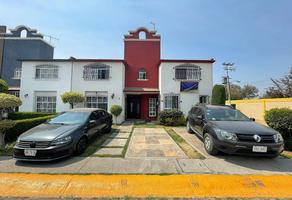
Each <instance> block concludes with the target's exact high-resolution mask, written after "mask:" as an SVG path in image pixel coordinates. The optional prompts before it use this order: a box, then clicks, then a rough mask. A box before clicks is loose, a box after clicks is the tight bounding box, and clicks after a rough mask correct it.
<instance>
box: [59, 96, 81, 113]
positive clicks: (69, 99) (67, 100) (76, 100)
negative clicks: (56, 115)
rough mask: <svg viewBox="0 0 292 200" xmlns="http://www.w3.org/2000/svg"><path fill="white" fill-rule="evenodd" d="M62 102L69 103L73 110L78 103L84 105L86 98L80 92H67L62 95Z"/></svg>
mask: <svg viewBox="0 0 292 200" xmlns="http://www.w3.org/2000/svg"><path fill="white" fill-rule="evenodd" d="M61 98H62V101H63V102H64V103H69V104H70V107H71V109H73V108H74V105H76V104H77V103H82V102H83V101H84V96H83V95H82V94H80V93H78V92H65V93H64V94H62V95H61Z"/></svg>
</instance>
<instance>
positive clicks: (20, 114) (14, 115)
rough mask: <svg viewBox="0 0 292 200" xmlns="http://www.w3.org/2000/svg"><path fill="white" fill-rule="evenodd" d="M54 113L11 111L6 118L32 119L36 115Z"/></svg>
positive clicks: (42, 115) (41, 115)
mask: <svg viewBox="0 0 292 200" xmlns="http://www.w3.org/2000/svg"><path fill="white" fill-rule="evenodd" d="M55 114H56V113H42V112H13V113H9V114H8V119H11V120H21V119H32V118H37V117H45V116H49V115H55Z"/></svg>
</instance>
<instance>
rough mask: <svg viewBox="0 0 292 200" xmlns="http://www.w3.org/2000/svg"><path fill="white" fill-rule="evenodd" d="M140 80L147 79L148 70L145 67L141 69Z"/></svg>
mask: <svg viewBox="0 0 292 200" xmlns="http://www.w3.org/2000/svg"><path fill="white" fill-rule="evenodd" d="M138 80H147V72H146V70H145V69H140V70H139V77H138Z"/></svg>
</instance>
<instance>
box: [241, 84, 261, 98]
mask: <svg viewBox="0 0 292 200" xmlns="http://www.w3.org/2000/svg"><path fill="white" fill-rule="evenodd" d="M258 93H259V90H258V89H257V88H256V87H255V86H253V85H249V84H246V85H244V86H243V87H242V89H241V95H242V98H243V99H251V98H255V97H257V96H258Z"/></svg>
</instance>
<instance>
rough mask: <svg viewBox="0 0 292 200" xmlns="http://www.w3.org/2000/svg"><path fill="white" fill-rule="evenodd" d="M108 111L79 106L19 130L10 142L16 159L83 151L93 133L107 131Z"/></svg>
mask: <svg viewBox="0 0 292 200" xmlns="http://www.w3.org/2000/svg"><path fill="white" fill-rule="evenodd" d="M111 127H112V115H111V114H109V113H108V112H106V111H105V110H102V109H96V108H94V109H93V108H80V109H73V110H70V111H68V112H64V113H62V114H60V115H58V116H57V117H55V118H53V119H51V120H49V121H48V122H46V123H43V124H41V125H39V126H36V127H34V128H32V129H30V130H28V131H26V132H25V133H23V134H21V135H20V136H19V137H18V139H17V142H16V144H15V146H14V152H13V156H14V158H15V159H17V160H27V161H51V160H56V159H60V158H63V157H67V156H70V155H72V154H73V153H76V154H77V155H79V154H81V153H83V152H84V151H85V149H86V148H87V144H88V142H89V141H90V139H92V138H93V136H94V135H95V134H96V133H100V132H101V133H109V132H111Z"/></svg>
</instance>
